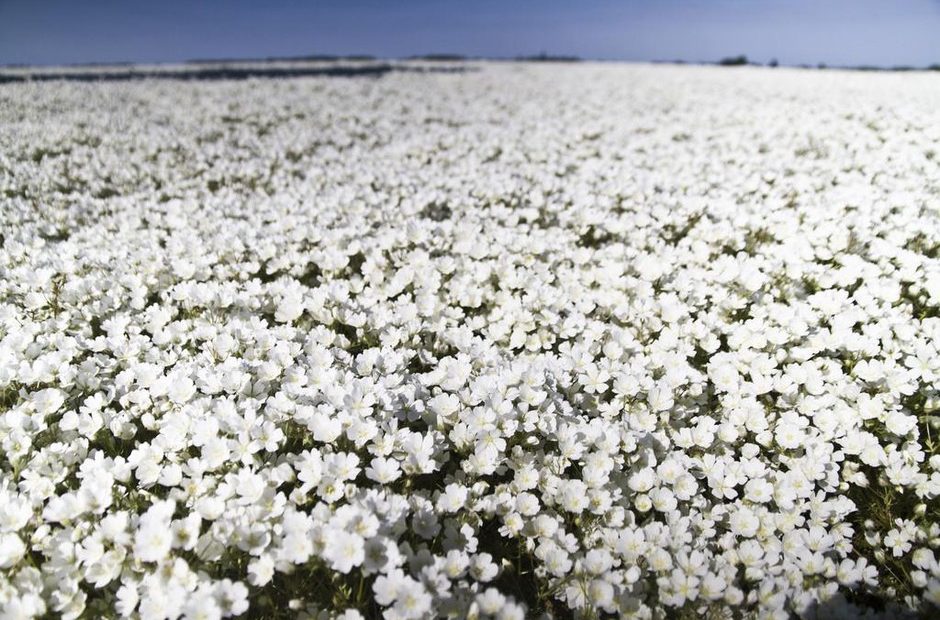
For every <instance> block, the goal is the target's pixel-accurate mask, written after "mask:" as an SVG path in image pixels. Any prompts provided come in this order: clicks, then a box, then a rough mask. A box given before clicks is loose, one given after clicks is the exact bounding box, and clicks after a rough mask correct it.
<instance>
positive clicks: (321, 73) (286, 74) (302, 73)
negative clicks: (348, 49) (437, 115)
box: [0, 63, 471, 84]
mask: <svg viewBox="0 0 940 620" xmlns="http://www.w3.org/2000/svg"><path fill="white" fill-rule="evenodd" d="M190 67H191V68H186V69H169V70H166V69H144V68H129V69H125V70H120V71H94V70H87V71H34V72H30V73H22V72H17V73H2V72H0V84H4V83H10V82H49V81H54V80H65V81H70V82H128V81H132V80H202V81H214V80H247V79H250V78H255V79H257V78H297V77H382V76H383V75H386V74H388V73H391V72H393V71H404V72H415V73H463V72H466V71H468V70H471V69H470V68H469V67H464V66H436V67H416V66H411V65H397V64H390V63H380V64H371V65H328V66H317V67H271V66H265V65H263V64H258V65H250V66H234V65H233V66H221V67H200V66H199V65H198V64H197V65H190Z"/></svg>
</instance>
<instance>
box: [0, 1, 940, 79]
mask: <svg viewBox="0 0 940 620" xmlns="http://www.w3.org/2000/svg"><path fill="white" fill-rule="evenodd" d="M539 52H547V53H549V54H570V55H577V56H581V57H583V58H597V59H618V60H674V59H683V60H688V61H711V60H717V59H719V58H722V57H725V56H730V55H736V54H746V55H747V56H748V57H749V58H751V59H752V60H756V61H759V62H766V61H768V60H770V59H771V58H777V59H779V61H780V62H781V63H784V64H799V63H810V64H816V63H818V62H825V63H828V64H830V65H859V64H872V65H881V66H892V65H918V66H923V65H928V64H931V63H940V0H894V1H892V0H881V1H876V0H645V1H644V0H632V1H631V0H621V1H617V2H615V1H611V0H581V1H575V0H572V1H569V2H562V1H557V0H501V1H499V0H487V1H474V0H387V1H384V2H383V1H380V0H371V1H366V0H347V1H345V2H340V1H319V2H316V1H314V2H300V1H299V0H267V1H264V2H262V1H256V2H249V1H247V0H160V1H151V2H142V1H137V0H88V1H85V2H82V1H79V0H0V64H9V63H27V64H58V63H80V62H109V61H134V62H153V61H178V60H187V59H193V58H253V57H266V56H293V55H306V54H358V53H362V54H372V55H375V56H387V57H400V56H408V55H413V54H425V53H459V54H466V55H474V56H497V57H507V56H517V55H528V54H537V53H539Z"/></svg>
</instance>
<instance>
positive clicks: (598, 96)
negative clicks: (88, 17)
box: [0, 61, 940, 620]
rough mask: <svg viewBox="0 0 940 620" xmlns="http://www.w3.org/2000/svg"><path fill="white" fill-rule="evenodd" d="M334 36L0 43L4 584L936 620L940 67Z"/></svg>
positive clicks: (424, 605)
mask: <svg viewBox="0 0 940 620" xmlns="http://www.w3.org/2000/svg"><path fill="white" fill-rule="evenodd" d="M350 62H351V64H350V67H351V72H352V73H353V74H356V73H357V72H361V73H364V74H366V75H369V76H370V77H369V78H368V79H358V78H356V77H350V78H349V79H346V78H344V79H335V78H333V77H329V76H328V75H316V73H317V72H324V71H325V72H326V73H327V74H330V73H335V69H337V67H335V66H333V65H329V66H326V65H323V64H322V63H319V64H318V63H312V64H311V63H293V64H290V65H274V67H275V68H277V69H278V70H279V71H281V70H289V71H286V73H291V72H294V71H296V70H297V69H302V70H303V71H309V72H312V75H310V76H306V77H303V78H302V79H274V78H272V79H264V80H260V79H259V80H251V81H245V82H242V81H232V80H218V81H213V82H211V83H209V82H199V81H181V80H176V81H172V82H169V81H165V80H159V79H155V80H141V81H133V82H127V81H123V82H117V81H108V80H104V81H101V82H98V83H88V84H85V83H81V84H79V83H75V82H71V81H69V80H52V81H36V82H31V83H15V81H14V82H13V83H10V81H9V80H8V79H7V78H8V77H9V76H14V77H16V76H20V75H21V74H23V73H24V72H28V71H33V69H17V68H5V69H3V76H0V77H2V78H3V79H0V81H2V82H4V83H3V84H0V99H2V101H3V104H2V105H0V127H3V131H2V132H0V143H2V148H0V202H2V206H0V574H2V578H0V615H2V614H4V613H5V614H7V615H9V616H12V617H24V618H30V617H44V616H54V617H59V616H62V617H67V618H77V617H82V616H89V615H91V616H96V615H102V616H108V617H110V616H114V615H119V616H122V617H134V618H136V617H140V618H165V617H171V618H177V617H193V618H196V617H201V618H223V617H234V616H240V615H241V616H252V617H253V616H256V615H260V616H264V615H272V616H291V617H293V616H297V617H310V618H326V617H340V618H350V619H352V618H357V617H360V615H361V614H363V613H368V614H372V615H374V614H381V615H383V616H384V617H388V618H393V619H395V618H401V619H405V618H424V617H429V616H431V615H440V616H447V617H455V618H456V617H480V618H482V617H493V618H499V619H505V620H510V619H514V618H524V617H528V616H530V615H531V616H535V615H538V614H543V613H549V614H552V615H558V616H566V615H574V616H578V617H580V616H588V615H594V614H601V615H610V616H624V617H637V618H654V617H655V618H658V617H673V616H679V615H682V614H688V613H690V612H691V613H700V614H704V615H709V616H710V615H728V616H741V617H754V618H765V617H766V618H788V617H791V616H794V615H796V616H807V617H821V616H827V617H828V616H829V615H831V616H833V617H862V616H866V617H867V616H872V617H880V616H881V615H885V616H889V617H891V616H903V615H904V614H906V613H908V612H909V613H910V614H917V613H920V614H921V615H924V614H926V615H927V616H930V615H931V613H932V610H933V608H932V607H930V606H931V605H934V604H940V565H938V555H937V554H938V548H940V523H938V519H940V513H938V512H937V505H938V496H940V454H938V446H940V442H938V440H937V438H938V436H940V423H938V416H937V413H938V412H940V386H938V384H937V381H938V378H940V349H938V346H940V344H938V343H940V305H938V304H940V258H938V248H940V224H938V222H940V219H938V218H940V215H938V212H937V208H936V203H937V200H936V198H937V187H940V166H938V165H937V158H938V155H937V153H936V151H937V146H936V145H937V144H938V143H940V133H938V129H937V128H938V127H940V117H938V110H940V88H938V84H937V82H936V80H935V79H933V78H932V77H931V76H929V75H921V74H918V73H917V72H907V73H905V74H903V75H900V74H897V75H895V74H891V75H888V74H874V73H864V74H862V73H850V72H844V71H831V72H826V73H821V72H808V71H797V70H787V71H781V70H775V71H773V72H771V71H769V70H762V69H758V68H753V67H752V68H740V70H734V71H728V70H721V69H717V68H708V67H668V66H655V67H652V66H641V65H630V66H626V65H616V64H610V63H603V64H596V63H579V64H576V65H575V64H570V65H569V64H558V63H548V64H544V63H543V64H538V65H536V64H526V63H511V64H510V63H484V62H471V61H468V62H466V63H463V64H461V65H459V66H454V67H450V66H447V67H444V66H442V65H440V64H430V63H424V62H420V61H413V62H412V61H401V62H398V61H396V62H394V63H388V64H385V63H369V62H364V61H363V62H359V61H356V62H352V61H350ZM242 68H243V69H244V67H242ZM441 69H448V70H450V69H455V70H454V71H449V72H447V73H444V72H442V71H441ZM85 70H86V69H82V71H85ZM135 70H136V69H133V68H122V69H120V70H119V73H120V75H119V76H118V77H121V76H124V73H123V72H128V71H129V72H133V71H135ZM155 70H157V69H155ZM187 70H191V68H190V69H186V68H174V67H163V68H160V69H159V71H168V72H177V71H187ZM228 70H230V68H227V69H226V71H228ZM250 70H251V71H252V72H254V71H258V70H259V69H258V67H256V66H252V67H250ZM59 71H61V72H63V73H64V74H68V73H70V72H72V71H74V70H73V69H68V68H64V69H61V68H57V69H56V72H59ZM100 71H102V72H106V73H107V72H111V71H113V69H108V68H102V69H100ZM125 77H126V76H125ZM177 77H179V76H177ZM612 102H616V105H613V104H612ZM520 595H522V598H520ZM523 599H524V600H525V601H528V604H524V603H523ZM879 599H880V601H881V602H884V603H885V605H883V606H876V607H874V608H872V609H867V608H866V607H865V605H867V604H869V603H872V602H875V601H876V600H879ZM533 601H537V602H536V603H535V604H536V605H537V606H538V608H531V607H532V605H531V604H532V603H533ZM882 608H883V609H882ZM882 611H883V613H882Z"/></svg>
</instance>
